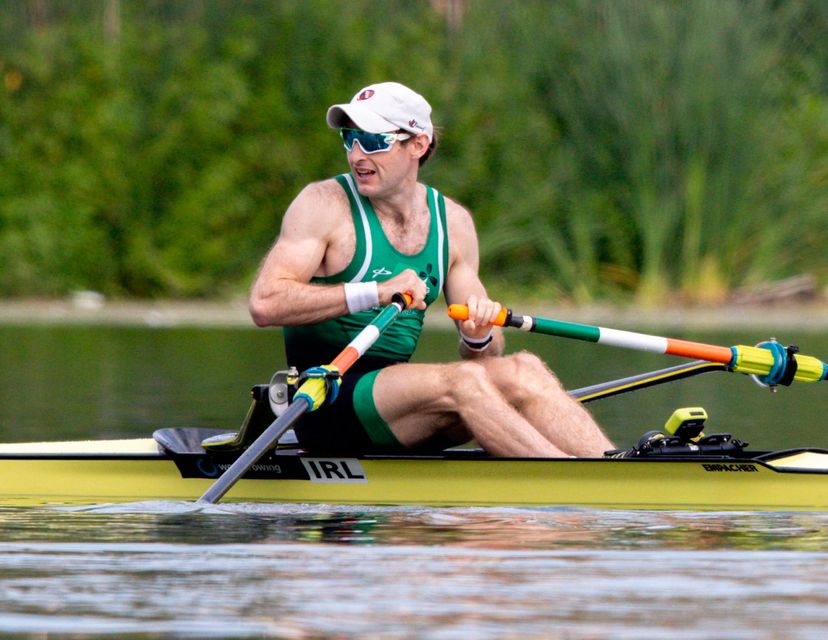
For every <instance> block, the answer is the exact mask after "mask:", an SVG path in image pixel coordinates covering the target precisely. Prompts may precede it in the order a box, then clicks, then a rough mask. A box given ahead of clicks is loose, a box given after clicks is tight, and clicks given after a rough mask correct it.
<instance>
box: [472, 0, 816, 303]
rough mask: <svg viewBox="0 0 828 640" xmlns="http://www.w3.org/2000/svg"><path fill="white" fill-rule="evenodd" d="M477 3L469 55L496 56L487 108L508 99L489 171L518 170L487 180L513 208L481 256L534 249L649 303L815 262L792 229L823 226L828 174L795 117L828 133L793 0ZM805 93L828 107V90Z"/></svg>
mask: <svg viewBox="0 0 828 640" xmlns="http://www.w3.org/2000/svg"><path fill="white" fill-rule="evenodd" d="M484 4H485V6H484ZM472 6H473V11H474V10H476V11H474V13H475V15H474V16H473V17H474V18H476V19H477V20H479V21H480V23H479V24H477V23H475V25H474V26H473V27H472V30H474V31H475V33H479V31H478V29H479V28H482V26H481V25H482V24H483V23H486V22H488V23H490V24H492V25H494V28H493V30H492V32H491V33H490V34H489V35H488V37H487V38H485V39H483V40H482V41H480V42H475V43H470V44H469V54H468V64H469V67H471V68H476V67H477V66H478V65H479V63H480V61H481V60H486V59H487V55H486V54H488V59H491V58H497V59H498V60H499V62H498V63H497V67H496V68H497V69H498V73H495V74H492V76H491V77H490V80H489V82H490V83H498V90H493V89H491V88H489V90H488V91H487V92H485V93H484V94H483V95H482V96H481V97H482V98H483V100H482V105H481V107H480V108H481V110H484V109H485V110H486V111H488V112H490V113H491V114H495V113H496V114H498V116H499V118H498V119H497V122H496V123H490V125H489V128H490V129H489V132H488V133H489V134H490V135H491V136H493V137H494V138H495V139H496V140H497V143H493V145H492V146H493V154H498V157H497V158H496V159H495V158H491V159H490V162H491V165H490V171H491V172H492V174H494V175H498V176H499V177H501V176H502V174H501V173H500V172H499V169H500V166H498V162H499V163H500V164H501V165H502V166H508V167H512V171H515V170H516V169H515V168H519V171H520V172H521V174H520V175H516V176H515V177H514V180H511V179H510V180H503V179H502V178H501V179H500V180H498V182H499V184H500V185H502V186H503V188H504V190H505V191H506V192H507V193H504V194H502V195H500V194H496V193H495V194H490V195H493V196H494V200H495V202H496V203H497V206H498V207H499V208H501V210H502V211H504V212H505V213H506V219H507V220H508V221H509V223H508V226H507V225H503V226H506V227H507V228H505V229H502V228H497V229H496V230H495V227H500V225H499V224H497V223H495V222H494V218H495V215H496V214H494V213H492V214H489V215H490V216H491V221H489V220H486V222H487V224H486V227H485V230H486V233H485V235H484V243H483V250H484V253H485V254H486V256H487V257H489V258H494V259H495V260H501V261H502V262H503V263H504V264H505V263H507V262H509V261H520V260H522V259H523V258H522V256H521V254H524V255H525V254H527V253H529V254H531V255H532V257H533V258H534V261H533V263H534V264H535V265H536V266H539V267H540V270H541V271H542V272H543V273H544V274H554V275H553V277H554V278H555V279H556V280H557V282H558V283H559V285H560V288H561V289H562V290H563V291H564V292H566V293H567V294H569V295H571V296H573V297H574V298H575V299H578V300H585V299H589V298H591V297H593V296H595V295H601V293H602V292H604V293H605V292H606V291H607V290H608V289H609V290H614V289H618V288H621V289H623V288H627V287H629V288H632V289H633V290H634V291H635V293H636V296H637V299H638V300H639V301H641V302H645V303H646V302H661V301H664V300H665V299H666V298H667V297H668V296H673V297H674V295H675V294H676V293H677V292H678V293H680V294H681V295H683V296H684V297H686V298H687V299H690V300H694V301H702V302H717V301H721V300H722V299H724V297H725V296H726V294H727V292H728V291H729V290H730V289H731V288H733V287H734V286H738V285H742V284H745V283H750V282H755V281H758V280H763V279H771V278H775V277H780V276H782V275H785V274H786V273H787V272H788V271H791V270H797V269H802V268H805V267H804V265H802V264H801V262H800V260H798V257H799V254H798V253H797V246H796V243H795V242H792V236H794V235H796V231H797V229H798V230H799V232H800V235H801V234H803V232H805V233H806V234H807V233H811V234H815V236H812V237H809V238H808V239H807V241H808V242H811V243H813V242H816V243H817V244H819V243H820V242H822V241H824V240H825V234H824V232H823V231H822V230H821V229H820V226H819V225H814V222H815V220H816V219H818V218H819V217H820V214H821V213H822V212H824V211H825V209H824V204H825V200H824V193H825V191H824V189H823V188H822V187H824V184H823V185H820V184H817V183H818V182H819V180H818V179H817V178H816V177H815V176H813V175H812V174H813V173H814V172H816V173H817V174H818V173H819V169H818V168H817V167H815V166H814V165H815V164H816V165H818V164H819V163H820V160H818V158H817V157H815V156H816V155H817V154H815V153H814V152H813V150H809V149H808V146H809V143H807V142H805V140H803V139H802V135H803V131H802V128H803V127H805V129H806V130H812V129H817V130H820V131H822V134H821V137H822V138H823V139H824V135H825V134H824V129H821V127H822V125H824V120H821V119H820V114H818V113H813V112H811V113H806V112H803V109H805V108H806V107H805V106H803V105H797V104H796V98H795V96H794V95H792V93H793V92H794V91H796V90H801V89H802V88H803V87H802V86H801V85H800V86H797V78H796V77H795V76H794V75H793V74H792V69H791V68H790V67H788V66H786V65H785V59H784V56H785V55H786V53H787V52H786V46H787V45H786V42H785V37H786V36H787V35H789V31H788V30H787V29H791V28H793V27H794V25H795V20H796V19H797V18H799V17H801V16H800V14H798V13H797V12H795V11H783V10H773V9H772V7H771V5H770V4H766V3H763V2H749V3H741V2H719V1H715V0H698V1H695V2H686V3H673V2H644V1H638V0H612V1H607V2H600V1H593V2H563V3H555V4H548V3H544V2H538V3H533V2H526V1H521V2H511V3H510V2H498V3H496V4H487V3H477V4H473V5H472ZM472 78H473V79H474V82H472V83H471V86H472V87H474V89H477V88H478V87H479V86H480V84H481V83H483V84H485V82H486V80H485V79H484V78H480V77H478V76H477V75H474V74H472ZM504 78H508V79H510V80H511V82H510V83H509V84H505V85H504V84H503V79H504ZM492 96H494V97H492ZM467 98H468V99H473V96H472V95H469V96H467ZM480 102H481V101H480V100H479V99H478V104H480ZM809 102H811V104H810V109H812V110H817V109H819V110H822V109H824V104H825V102H824V96H822V99H820V100H816V101H809ZM507 105H509V107H508V109H509V115H506V113H507ZM515 115H517V118H515ZM494 119H495V118H494V116H492V120H494ZM817 121H821V122H822V125H820V124H817ZM818 135H819V134H818ZM511 147H517V150H512V151H510V148H511ZM800 147H801V148H800ZM789 163H793V164H794V165H797V166H799V167H800V168H801V169H802V170H803V174H801V175H798V176H797V175H794V171H788V170H785V169H783V167H785V165H787V164H789ZM780 169H782V171H781V173H780ZM495 172H497V173H495ZM782 174H784V178H783V177H782ZM808 175H812V177H811V178H810V183H808V180H809V178H808V177H807V176H808ZM787 180H794V181H795V183H794V184H790V183H788V182H787ZM794 193H796V194H798V196H793V194H794ZM806 194H807V195H806ZM792 196H793V197H792ZM792 200H797V204H796V205H795V206H796V207H797V209H796V210H795V211H793V210H791V207H792V205H793V202H792ZM481 204H482V206H483V207H484V208H486V209H487V210H491V206H490V205H486V204H485V203H481ZM516 209H517V210H518V211H519V212H520V213H517V214H516V211H515V210H516ZM806 219H807V220H810V223H805V227H804V228H803V227H802V226H801V225H802V224H803V222H804V220H806ZM515 223H516V224H515ZM806 229H807V232H806ZM811 266H812V267H816V266H818V265H811Z"/></svg>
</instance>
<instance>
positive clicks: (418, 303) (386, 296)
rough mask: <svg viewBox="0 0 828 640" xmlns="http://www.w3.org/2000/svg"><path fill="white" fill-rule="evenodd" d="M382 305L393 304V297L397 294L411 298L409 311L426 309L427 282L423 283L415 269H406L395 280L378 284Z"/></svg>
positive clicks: (390, 279) (391, 279)
mask: <svg viewBox="0 0 828 640" xmlns="http://www.w3.org/2000/svg"><path fill="white" fill-rule="evenodd" d="M377 290H378V292H379V302H380V305H383V306H384V305H388V304H391V298H392V296H393V295H394V294H395V293H397V292H400V293H407V294H408V295H410V296H411V299H412V302H411V304H410V305H408V308H409V309H425V308H426V303H425V297H426V294H427V293H428V289H427V287H426V284H425V282H423V281H422V280H421V279H420V277H419V276H418V275H417V272H416V271H414V270H413V269H406V270H405V271H403V272H402V273H398V274H397V275H395V276H394V277H393V278H389V279H388V280H384V281H383V282H379V283H377Z"/></svg>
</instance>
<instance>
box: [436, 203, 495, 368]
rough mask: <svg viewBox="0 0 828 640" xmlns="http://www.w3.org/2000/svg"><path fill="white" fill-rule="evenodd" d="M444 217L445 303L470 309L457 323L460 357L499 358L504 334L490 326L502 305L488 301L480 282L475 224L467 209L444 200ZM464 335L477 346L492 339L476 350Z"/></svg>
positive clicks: (478, 251)
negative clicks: (446, 254) (446, 256)
mask: <svg viewBox="0 0 828 640" xmlns="http://www.w3.org/2000/svg"><path fill="white" fill-rule="evenodd" d="M446 217H447V219H448V233H449V247H450V251H451V255H450V257H449V269H448V274H447V275H446V286H445V295H446V302H448V304H465V305H467V306H468V307H469V319H468V320H464V321H462V322H458V323H457V328H458V330H459V332H460V338H461V339H460V346H459V349H460V355H461V357H463V358H466V359H473V358H481V357H485V356H497V355H500V354H501V353H503V346H504V339H503V332H502V331H501V329H500V327H492V326H491V325H490V324H489V323H490V322H491V321H492V320H493V319H494V318H495V317H496V316H497V314H498V313H499V312H500V309H501V305H500V304H499V303H497V302H495V301H493V300H490V299H489V297H488V295H487V294H486V288H485V287H484V286H483V283H482V282H481V280H480V275H479V268H480V250H479V248H478V241H477V231H476V230H475V228H474V222H473V220H472V217H471V215H470V214H469V212H468V211H467V210H466V209H464V208H463V207H461V206H460V205H458V204H457V203H455V202H453V201H451V200H449V199H446ZM464 336H465V337H466V338H467V339H468V342H471V343H473V344H474V343H478V344H479V342H480V341H481V340H486V339H487V338H488V336H491V338H492V340H491V343H489V344H488V346H486V347H485V348H484V349H479V348H478V349H475V348H473V346H470V345H469V344H468V343H467V341H465V340H463V337H464Z"/></svg>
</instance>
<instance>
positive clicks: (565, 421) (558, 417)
mask: <svg viewBox="0 0 828 640" xmlns="http://www.w3.org/2000/svg"><path fill="white" fill-rule="evenodd" d="M478 362H479V363H481V364H482V365H483V366H484V367H485V368H486V371H487V373H488V374H489V376H490V377H491V379H492V382H493V383H494V385H495V386H496V387H497V388H498V389H499V390H500V391H501V393H502V394H503V396H504V397H505V398H506V400H507V401H508V402H509V403H510V404H511V405H512V406H514V407H515V408H516V409H517V410H518V411H519V412H520V413H521V414H522V415H523V416H524V417H525V418H526V420H527V421H528V422H529V423H531V424H532V426H533V427H535V429H537V430H538V431H539V432H540V433H541V434H542V435H543V436H544V437H545V438H546V439H547V440H549V441H550V442H551V443H552V444H554V445H555V446H556V447H557V448H559V449H561V450H563V451H565V452H567V453H569V454H571V455H576V456H578V457H601V456H602V455H603V452H604V451H607V450H608V449H613V448H615V445H614V444H613V443H612V441H610V439H609V438H608V437H607V435H606V434H605V433H604V431H603V430H602V429H601V427H600V426H598V424H597V423H596V422H595V420H594V419H593V417H592V415H591V414H590V413H589V411H587V410H586V408H585V407H584V406H583V405H582V404H581V403H580V402H578V401H577V400H575V399H573V398H572V397H570V396H569V394H567V392H566V390H565V389H564V388H563V387H562V386H561V384H560V382H559V381H558V379H557V377H555V375H554V374H553V373H552V372H551V371H550V370H549V368H548V367H547V366H546V364H544V362H543V361H542V360H541V359H540V358H538V357H537V356H536V355H534V354H532V353H528V352H521V353H516V354H513V355H510V356H504V357H501V358H484V359H481V360H478Z"/></svg>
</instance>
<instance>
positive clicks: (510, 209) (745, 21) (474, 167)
mask: <svg viewBox="0 0 828 640" xmlns="http://www.w3.org/2000/svg"><path fill="white" fill-rule="evenodd" d="M446 4H449V5H451V4H454V6H456V7H465V11H464V12H463V13H462V22H461V23H460V24H454V23H452V21H450V20H447V18H446V15H444V13H443V12H441V11H440V10H439V9H440V8H441V7H445V6H446ZM827 68H828V4H826V3H825V2H822V1H820V0H805V1H801V2H796V3H785V2H771V1H769V0H768V1H763V0H751V1H748V0H745V1H742V2H739V1H736V0H721V1H720V0H690V1H688V2H675V1H670V0H590V1H587V0H559V1H557V2H554V3H552V2H548V1H547V0H469V1H468V2H465V3H464V2H456V3H451V2H448V3H446V2H445V0H444V1H442V2H439V1H435V2H429V1H428V0H348V1H347V2H345V1H344V0H276V1H273V2H265V1H263V0H262V1H254V0H232V1H231V0H212V1H211V0H177V1H172V0H167V1H160V0H82V1H78V0H0V295H4V296H33V295H61V294H64V293H66V292H68V291H71V290H74V289H86V288H90V289H96V290H98V291H102V292H104V293H107V294H110V295H125V296H146V297H158V296H176V297H214V296H225V295H232V294H235V293H238V292H241V291H244V290H245V289H246V287H247V286H248V284H249V282H250V279H251V278H252V276H253V273H254V272H255V269H256V267H257V265H258V263H259V261H260V259H261V258H262V256H263V255H264V253H265V252H266V251H267V249H268V247H269V245H270V244H271V243H272V242H273V239H274V238H275V236H276V234H277V233H278V229H279V223H280V218H281V215H282V213H283V211H284V210H285V208H286V206H287V205H288V203H289V202H290V201H291V200H292V198H293V197H294V196H295V194H296V193H297V192H298V191H299V189H301V187H302V186H303V185H304V184H305V183H307V182H309V181H312V180H317V179H321V178H325V177H328V176H330V175H333V174H335V173H338V172H340V171H342V170H343V169H344V168H345V163H344V157H343V151H342V148H341V145H340V144H339V142H338V141H337V137H336V135H335V133H334V132H332V131H331V130H329V129H328V128H327V126H326V125H325V122H324V114H325V110H326V108H327V107H328V105H330V104H332V103H334V102H342V101H346V100H348V99H349V98H350V97H351V96H352V95H353V94H354V93H355V92H356V91H357V90H358V89H359V88H360V87H362V86H365V85H367V84H369V83H372V82H378V81H383V80H391V79H393V80H398V81H400V82H403V83H406V84H409V85H410V86H412V87H413V88H415V89H416V90H418V91H419V92H421V93H423V94H424V95H425V96H426V97H427V98H428V99H429V100H430V101H431V103H432V106H433V107H434V112H435V120H436V122H437V123H438V125H439V126H440V127H441V129H442V133H441V138H440V143H441V144H440V146H441V148H440V150H439V151H438V153H437V155H436V156H435V158H434V159H433V160H431V161H430V162H429V163H428V164H426V166H425V168H424V173H423V178H424V179H425V180H426V181H428V182H430V183H431V184H434V185H435V186H436V187H438V188H439V189H441V190H443V191H444V192H446V193H447V194H449V195H450V196H452V197H454V198H455V199H457V200H459V201H460V202H462V203H464V204H465V205H467V206H469V207H470V208H471V210H472V211H473V212H474V214H475V220H476V223H477V226H478V230H479V232H480V236H481V252H482V259H483V271H484V276H485V277H486V278H487V279H489V280H490V281H492V282H493V283H494V286H495V288H497V287H498V286H505V285H506V284H507V283H508V285H509V286H510V287H511V290H512V291H514V290H515V288H517V289H518V290H523V291H526V292H529V291H533V292H535V294H536V295H545V296H551V297H554V298H557V299H569V300H574V301H576V302H584V301H588V300H593V299H606V298H612V299H637V300H638V301H640V302H645V303H646V302H654V303H655V302H662V301H664V300H665V299H667V298H668V297H669V298H670V299H674V298H675V297H676V296H677V295H680V296H682V297H683V299H686V300H689V301H696V302H717V301H721V300H723V299H724V298H725V297H726V296H727V294H728V292H729V291H732V289H733V288H735V287H738V286H742V285H746V284H751V283H757V282H761V281H765V280H771V279H776V278H781V277H785V276H788V275H793V274H799V273H806V272H807V273H813V274H816V275H818V276H824V275H828V270H826V264H825V260H824V259H823V255H824V253H825V252H824V247H825V246H826V242H828V224H826V213H828V73H827V72H826V71H825V70H826V69H827Z"/></svg>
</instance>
